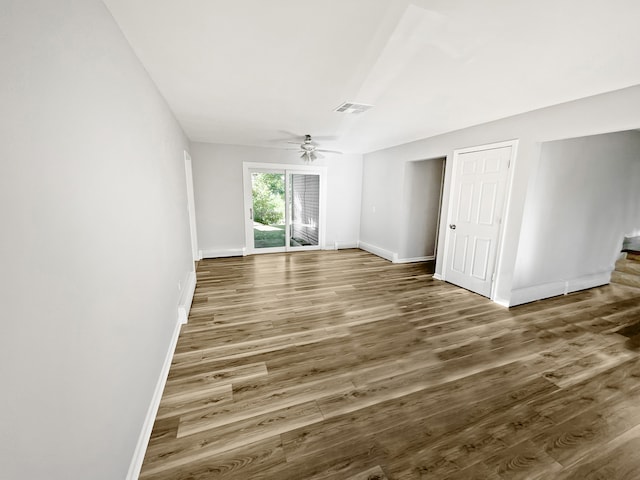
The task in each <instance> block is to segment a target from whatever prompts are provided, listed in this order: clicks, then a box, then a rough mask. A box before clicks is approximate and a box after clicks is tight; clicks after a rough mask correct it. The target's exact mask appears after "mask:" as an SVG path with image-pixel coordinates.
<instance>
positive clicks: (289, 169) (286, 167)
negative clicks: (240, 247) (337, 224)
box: [242, 162, 327, 255]
mask: <svg viewBox="0 0 640 480" xmlns="http://www.w3.org/2000/svg"><path fill="white" fill-rule="evenodd" d="M251 170H258V171H262V172H274V173H283V174H284V175H285V179H286V182H287V187H286V189H285V190H286V191H287V192H288V191H289V174H292V173H293V174H296V173H297V174H315V175H318V176H319V177H320V191H319V195H320V198H319V199H318V201H319V204H318V207H319V212H318V217H319V218H318V227H319V232H318V233H319V236H318V245H313V246H308V247H292V246H285V247H275V248H254V244H253V241H254V239H253V218H252V215H251V213H250V211H251V209H252V208H253V197H252V194H251ZM242 185H243V197H244V213H243V215H244V225H245V227H244V232H245V245H246V247H245V248H246V253H245V255H253V254H259V253H278V252H296V251H304V250H324V249H325V230H326V228H325V227H326V223H327V222H326V203H327V200H326V199H327V167H322V166H315V165H313V166H312V165H295V164H289V163H260V162H242ZM285 208H287V209H288V208H289V205H288V203H286V204H285ZM285 216H286V218H287V222H288V221H289V220H288V219H289V212H288V211H287V212H286V215H285ZM287 225H288V224H287Z"/></svg>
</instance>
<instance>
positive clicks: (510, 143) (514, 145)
mask: <svg viewBox="0 0 640 480" xmlns="http://www.w3.org/2000/svg"><path fill="white" fill-rule="evenodd" d="M518 144H519V140H518V139H514V140H507V141H504V142H496V143H489V144H486V145H478V146H474V147H466V148H460V149H456V150H454V151H453V159H452V162H451V183H450V188H449V199H448V205H447V215H446V217H445V220H446V221H445V225H446V223H448V222H449V219H450V218H451V217H452V215H453V202H452V198H451V197H452V196H453V195H455V185H456V183H455V182H456V179H457V175H456V166H457V163H458V158H459V156H460V155H461V154H464V153H472V152H479V151H483V150H494V149H498V148H505V147H511V156H510V159H509V167H508V171H507V178H506V183H505V186H504V188H505V198H504V199H503V202H504V203H503V206H502V214H501V216H502V224H501V225H500V230H499V231H498V239H497V244H496V258H495V265H494V268H493V278H494V280H493V281H492V282H491V296H490V297H489V298H490V299H491V300H493V301H494V302H495V301H496V300H497V299H496V297H495V295H496V291H497V288H496V286H497V285H498V283H499V282H500V280H501V275H500V267H501V264H502V255H503V249H504V244H503V242H502V238H503V236H504V232H505V231H506V226H507V221H508V220H507V219H508V212H509V207H510V206H511V191H512V189H513V170H514V166H515V162H516V158H517V152H518ZM450 235H451V232H450V229H449V228H446V229H445V236H444V242H443V243H444V245H443V248H442V250H443V253H442V272H441V274H439V275H438V277H436V276H435V275H434V278H438V279H439V280H445V281H446V272H447V259H448V256H449V251H448V250H449V236H450ZM501 302H504V301H501ZM496 303H497V302H496ZM501 304H502V303H501Z"/></svg>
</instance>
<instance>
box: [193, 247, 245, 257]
mask: <svg viewBox="0 0 640 480" xmlns="http://www.w3.org/2000/svg"><path fill="white" fill-rule="evenodd" d="M246 254H247V249H246V248H214V249H205V250H200V257H201V258H222V257H244V256H245V255H246Z"/></svg>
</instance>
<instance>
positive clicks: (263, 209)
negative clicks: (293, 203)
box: [251, 173, 284, 225]
mask: <svg viewBox="0 0 640 480" xmlns="http://www.w3.org/2000/svg"><path fill="white" fill-rule="evenodd" d="M251 179H252V183H253V219H254V220H255V221H256V222H258V223H262V224H264V225H279V224H284V176H283V175H281V174H278V173H254V174H253V175H252V178H251Z"/></svg>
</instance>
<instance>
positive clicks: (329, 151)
mask: <svg viewBox="0 0 640 480" xmlns="http://www.w3.org/2000/svg"><path fill="white" fill-rule="evenodd" d="M316 152H324V153H337V154H338V155H342V152H339V151H338V150H326V149H324V148H316Z"/></svg>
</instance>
